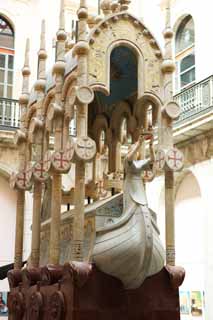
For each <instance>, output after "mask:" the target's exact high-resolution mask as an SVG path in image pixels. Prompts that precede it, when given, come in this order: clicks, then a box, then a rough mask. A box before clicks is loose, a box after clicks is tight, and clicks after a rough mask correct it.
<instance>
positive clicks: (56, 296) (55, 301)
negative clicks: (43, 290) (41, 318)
mask: <svg viewBox="0 0 213 320" xmlns="http://www.w3.org/2000/svg"><path fill="white" fill-rule="evenodd" d="M49 313H50V318H49V319H50V320H62V319H64V314H65V302H64V295H63V293H62V292H60V291H58V292H54V293H53V294H52V296H51V297H50V306H49Z"/></svg>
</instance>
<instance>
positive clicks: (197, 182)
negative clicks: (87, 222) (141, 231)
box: [146, 159, 213, 320]
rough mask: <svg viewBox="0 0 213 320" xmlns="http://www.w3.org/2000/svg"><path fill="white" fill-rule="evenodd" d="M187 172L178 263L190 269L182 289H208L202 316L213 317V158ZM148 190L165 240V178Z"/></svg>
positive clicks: (180, 189) (179, 201)
mask: <svg viewBox="0 0 213 320" xmlns="http://www.w3.org/2000/svg"><path fill="white" fill-rule="evenodd" d="M185 172H186V173H184V172H180V173H179V174H177V176H176V181H177V182H178V184H177V185H176V188H177V190H176V208H175V221H176V227H175V230H176V232H175V241H176V263H177V265H181V266H183V267H184V268H185V269H186V280H185V282H184V284H183V286H182V287H181V290H183V291H190V290H192V291H201V292H202V291H204V292H205V318H204V317H203V318H201V319H206V320H208V319H213V307H212V299H213V277H212V272H213V247H212V243H213V234H212V230H213V209H212V201H211V199H212V178H213V159H209V160H206V161H203V162H200V163H197V164H195V165H193V166H190V167H188V168H187V169H186V170H185ZM146 190H147V197H148V203H149V206H150V208H151V209H153V210H154V211H155V212H156V213H157V219H158V225H159V228H160V231H161V238H162V241H163V242H164V243H165V222H164V221H165V208H164V178H163V177H162V176H161V177H157V178H156V179H155V180H154V181H153V182H151V183H147V185H146ZM186 319H189V318H186Z"/></svg>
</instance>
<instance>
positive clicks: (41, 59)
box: [38, 20, 47, 79]
mask: <svg viewBox="0 0 213 320" xmlns="http://www.w3.org/2000/svg"><path fill="white" fill-rule="evenodd" d="M45 49H46V43H45V20H42V23H41V37H40V49H39V52H38V79H45V76H46V75H45V73H46V70H45V69H46V68H45V67H46V66H45V61H46V59H47V52H46V50H45Z"/></svg>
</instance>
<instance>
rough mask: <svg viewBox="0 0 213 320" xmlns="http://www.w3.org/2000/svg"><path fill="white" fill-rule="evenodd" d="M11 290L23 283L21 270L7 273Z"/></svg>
mask: <svg viewBox="0 0 213 320" xmlns="http://www.w3.org/2000/svg"><path fill="white" fill-rule="evenodd" d="M7 278H8V282H9V286H10V289H12V288H16V287H18V285H19V283H21V282H22V275H21V271H20V270H11V271H9V272H8V273H7Z"/></svg>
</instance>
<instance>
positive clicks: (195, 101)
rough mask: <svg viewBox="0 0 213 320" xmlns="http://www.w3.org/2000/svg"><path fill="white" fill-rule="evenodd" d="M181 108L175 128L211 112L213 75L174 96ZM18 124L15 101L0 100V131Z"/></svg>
mask: <svg viewBox="0 0 213 320" xmlns="http://www.w3.org/2000/svg"><path fill="white" fill-rule="evenodd" d="M174 100H175V101H177V102H178V104H179V105H180V107H181V115H180V117H179V119H178V120H177V121H175V127H178V126H180V125H181V124H183V123H186V122H189V121H191V120H193V119H195V118H198V117H200V116H201V115H203V114H206V113H209V112H213V75H212V76H210V77H208V78H206V79H204V80H202V81H201V82H198V83H196V84H194V85H193V86H191V87H190V88H188V89H185V90H183V91H182V92H180V93H178V94H177V95H175V96H174ZM19 122H20V107H19V104H18V101H17V100H12V99H6V98H0V129H1V128H2V127H9V128H11V129H12V128H17V127H19ZM70 135H72V136H75V135H76V128H75V121H71V124H70Z"/></svg>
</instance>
